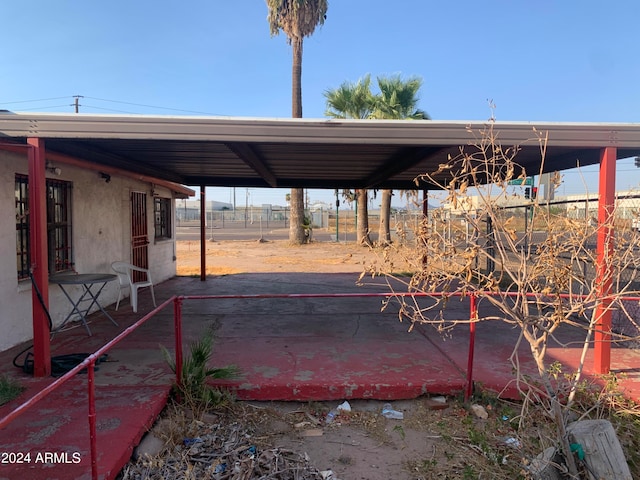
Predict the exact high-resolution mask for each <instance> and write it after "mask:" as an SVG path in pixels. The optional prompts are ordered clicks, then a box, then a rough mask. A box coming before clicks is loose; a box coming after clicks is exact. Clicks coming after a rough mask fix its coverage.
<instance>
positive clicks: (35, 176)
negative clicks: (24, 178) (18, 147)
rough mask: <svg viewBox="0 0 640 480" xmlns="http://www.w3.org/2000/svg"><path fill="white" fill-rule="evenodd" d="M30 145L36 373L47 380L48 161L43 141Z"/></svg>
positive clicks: (49, 357) (30, 225)
mask: <svg viewBox="0 0 640 480" xmlns="http://www.w3.org/2000/svg"><path fill="white" fill-rule="evenodd" d="M27 143H28V144H29V145H30V146H31V147H32V148H29V242H30V254H31V273H32V275H33V282H34V284H35V286H34V285H32V288H31V303H32V306H33V308H32V310H33V313H32V321H33V374H34V376H36V377H47V376H49V375H51V345H50V340H49V335H50V328H49V317H48V316H47V312H46V310H45V308H48V306H49V263H48V262H49V260H48V255H47V191H46V190H47V181H46V177H45V172H46V158H45V147H44V140H43V139H41V138H29V139H27ZM38 292H39V293H40V296H41V297H42V302H41V301H40V299H39V298H38ZM43 304H44V305H43Z"/></svg>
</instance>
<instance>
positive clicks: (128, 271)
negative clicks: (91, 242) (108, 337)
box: [111, 262, 156, 312]
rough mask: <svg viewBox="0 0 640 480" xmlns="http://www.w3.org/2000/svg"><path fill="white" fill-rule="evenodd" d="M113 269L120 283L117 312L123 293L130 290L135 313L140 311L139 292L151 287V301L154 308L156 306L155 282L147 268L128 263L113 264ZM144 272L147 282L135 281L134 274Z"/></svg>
mask: <svg viewBox="0 0 640 480" xmlns="http://www.w3.org/2000/svg"><path fill="white" fill-rule="evenodd" d="M111 268H112V269H113V271H114V272H116V273H117V274H118V282H119V283H120V291H119V292H118V301H117V302H116V310H118V307H119V306H120V299H121V298H122V291H123V290H125V289H127V288H128V289H129V290H130V291H131V295H130V297H131V307H133V311H134V312H137V311H138V290H139V289H140V288H146V287H149V288H150V289H151V299H152V300H153V306H154V307H155V306H156V296H155V294H154V293H153V282H152V281H151V275H150V273H149V270H148V269H146V268H140V267H136V266H135V265H131V264H130V263H126V262H113V263H112V264H111ZM134 271H135V272H144V273H145V274H146V280H141V281H138V282H134V281H133V272H134Z"/></svg>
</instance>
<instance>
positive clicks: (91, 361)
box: [0, 295, 182, 480]
mask: <svg viewBox="0 0 640 480" xmlns="http://www.w3.org/2000/svg"><path fill="white" fill-rule="evenodd" d="M171 303H173V304H174V325H175V332H176V335H175V337H176V338H175V349H176V382H178V383H179V381H180V377H181V375H182V372H181V370H182V315H181V309H180V303H181V300H180V299H179V298H178V297H177V296H175V295H174V296H173V297H171V298H170V299H168V300H167V301H165V302H164V303H162V304H161V305H159V306H158V307H157V308H155V309H153V310H152V311H151V312H149V313H148V314H146V315H145V316H144V317H142V318H141V319H140V320H138V321H137V322H135V323H133V324H131V325H130V326H129V327H127V328H126V329H125V330H123V331H122V333H120V334H119V335H118V336H116V337H115V338H114V339H113V340H111V341H109V342H107V343H106V344H104V345H103V346H102V347H100V348H99V349H98V350H96V351H95V352H94V353H92V354H91V355H89V356H88V357H87V358H86V359H85V360H84V361H83V362H82V363H80V364H79V365H77V366H75V367H74V368H72V369H71V370H69V371H68V372H67V373H65V374H64V375H63V376H61V377H60V378H58V379H56V380H55V381H54V382H53V383H51V384H50V385H48V386H47V387H45V388H43V389H42V390H40V391H39V392H38V393H37V394H36V395H34V396H33V397H31V398H30V399H29V400H27V401H26V402H24V403H23V404H22V405H20V406H18V407H17V408H15V409H14V410H12V411H11V412H9V414H8V415H7V416H5V417H4V418H2V419H0V429H2V428H4V427H5V426H7V425H8V424H9V423H11V422H12V421H13V420H15V419H16V418H17V417H18V416H20V415H22V414H23V413H24V412H26V411H27V410H28V409H30V408H31V407H33V406H34V405H35V404H36V403H38V402H39V401H40V400H42V399H43V398H44V397H46V396H47V395H49V394H50V393H51V392H53V391H55V390H57V389H58V388H60V387H61V386H62V385H64V384H65V383H66V382H67V381H69V380H71V379H72V378H73V377H75V376H76V375H77V374H78V373H79V372H80V371H82V370H84V369H85V368H86V369H87V371H88V375H87V388H88V402H89V415H88V419H89V438H90V451H91V478H92V479H94V480H97V479H98V464H97V460H96V459H97V437H96V397H95V381H94V380H95V365H96V361H97V360H98V359H99V358H100V357H101V356H102V355H104V354H105V353H107V352H108V351H109V350H111V349H112V348H113V347H114V346H115V345H116V344H118V343H119V342H121V341H122V340H123V339H124V338H126V337H128V336H129V335H130V334H131V333H132V332H133V331H134V330H136V329H137V328H138V327H140V326H141V325H142V324H144V323H145V322H147V321H148V320H149V319H150V318H152V317H153V316H155V315H156V314H157V313H158V312H160V311H161V310H163V309H164V308H165V307H167V306H168V305H169V304H171Z"/></svg>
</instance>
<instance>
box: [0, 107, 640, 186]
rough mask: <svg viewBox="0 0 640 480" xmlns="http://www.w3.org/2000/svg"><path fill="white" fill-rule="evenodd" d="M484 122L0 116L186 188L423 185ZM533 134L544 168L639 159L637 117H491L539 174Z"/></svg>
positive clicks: (87, 156) (58, 147)
mask: <svg viewBox="0 0 640 480" xmlns="http://www.w3.org/2000/svg"><path fill="white" fill-rule="evenodd" d="M487 125H488V123H487V122H467V121H433V120H429V121H416V120H407V121H402V120H394V121H384V120H322V119H272V118H269V119H260V118H236V117H174V116H147V115H87V114H43V113H38V114H31V113H10V112H3V113H0V141H3V140H4V141H7V140H12V141H17V142H19V143H25V142H26V139H27V138H29V137H38V138H41V139H44V140H45V141H46V148H47V152H48V153H58V154H62V155H65V156H69V157H75V158H80V159H84V160H86V161H90V162H94V163H96V164H99V165H103V166H107V167H112V168H118V169H122V170H127V171H130V172H134V173H136V174H140V175H145V176H149V177H155V178H159V179H163V180H166V181H170V182H175V183H181V184H183V185H207V186H237V187H287V188H289V187H302V188H394V189H416V188H420V189H423V188H424V189H428V188H432V187H433V186H432V185H428V184H426V183H425V184H420V185H416V183H415V182H414V179H415V178H416V177H417V176H418V175H420V174H424V173H431V172H434V171H435V170H437V169H438V166H439V164H441V163H445V161H446V160H447V158H448V156H449V155H453V156H455V155H457V154H458V153H459V149H460V147H461V146H465V145H469V144H470V143H473V142H474V141H476V140H477V137H478V135H479V132H480V131H481V130H482V129H485V128H486V127H487ZM534 129H535V131H537V132H547V133H548V143H547V151H546V159H545V168H544V170H545V171H555V170H564V169H567V168H572V167H575V166H577V165H578V164H579V165H581V166H586V165H591V164H597V163H598V162H599V161H600V153H601V149H602V148H604V147H615V148H616V151H617V154H616V155H617V158H627V157H632V156H640V124H614V123H529V122H495V123H494V132H495V133H497V135H498V142H499V143H500V144H501V145H502V146H503V147H506V146H514V145H518V146H519V148H520V152H519V154H518V156H517V158H516V162H517V163H519V164H520V165H522V166H523V167H524V168H525V169H526V171H527V172H528V173H529V174H537V173H539V172H540V162H541V154H540V145H539V142H538V140H537V137H536V133H535V131H534Z"/></svg>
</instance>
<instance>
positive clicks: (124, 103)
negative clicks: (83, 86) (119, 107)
mask: <svg viewBox="0 0 640 480" xmlns="http://www.w3.org/2000/svg"><path fill="white" fill-rule="evenodd" d="M84 98H90V99H91V100H99V101H101V102H111V103H122V104H123V105H133V106H136V107H145V108H157V109H159V110H172V111H174V112H185V113H200V114H202V115H213V114H212V113H208V112H199V111H196V110H183V109H180V108H170V107H158V106H155V105H145V104H142V103H133V102H123V101H119V100H109V99H106V98H97V97H84Z"/></svg>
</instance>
